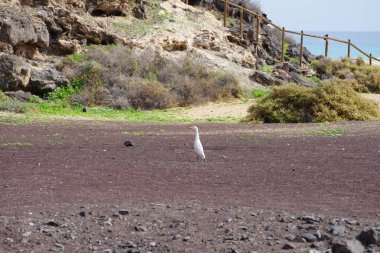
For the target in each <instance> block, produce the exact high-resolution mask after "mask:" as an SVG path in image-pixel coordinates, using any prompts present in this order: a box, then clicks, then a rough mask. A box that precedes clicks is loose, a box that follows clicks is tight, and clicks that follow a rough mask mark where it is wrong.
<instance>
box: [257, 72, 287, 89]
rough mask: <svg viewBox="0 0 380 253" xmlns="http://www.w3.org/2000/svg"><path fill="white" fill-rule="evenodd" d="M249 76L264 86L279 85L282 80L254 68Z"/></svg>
mask: <svg viewBox="0 0 380 253" xmlns="http://www.w3.org/2000/svg"><path fill="white" fill-rule="evenodd" d="M250 78H251V79H252V80H253V81H255V82H257V83H259V84H262V85H265V86H278V85H281V84H283V83H284V82H283V81H282V80H280V79H278V78H275V77H273V76H271V75H269V74H267V73H265V72H263V71H259V70H256V71H255V72H254V73H253V74H252V75H251V76H250Z"/></svg>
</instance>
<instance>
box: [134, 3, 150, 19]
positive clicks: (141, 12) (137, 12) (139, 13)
mask: <svg viewBox="0 0 380 253" xmlns="http://www.w3.org/2000/svg"><path fill="white" fill-rule="evenodd" d="M133 15H134V16H135V18H138V19H147V15H146V12H145V8H144V6H142V5H141V6H136V7H135V8H134V9H133Z"/></svg>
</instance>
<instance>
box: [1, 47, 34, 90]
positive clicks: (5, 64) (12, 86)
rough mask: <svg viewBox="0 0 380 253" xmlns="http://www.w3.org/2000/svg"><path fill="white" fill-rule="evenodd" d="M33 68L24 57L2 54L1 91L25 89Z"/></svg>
mask: <svg viewBox="0 0 380 253" xmlns="http://www.w3.org/2000/svg"><path fill="white" fill-rule="evenodd" d="M31 67H32V66H31V64H30V63H29V62H28V61H26V60H25V59H24V58H22V57H18V56H16V55H10V54H4V53H0V90H2V91H10V90H13V91H14V90H19V89H25V88H26V86H27V85H28V84H29V80H30V76H31Z"/></svg>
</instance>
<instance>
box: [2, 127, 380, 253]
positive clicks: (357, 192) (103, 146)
mask: <svg viewBox="0 0 380 253" xmlns="http://www.w3.org/2000/svg"><path fill="white" fill-rule="evenodd" d="M190 126H191V125H187V124H177V125H175V124H172V125H164V124H131V123H119V122H94V121H61V122H48V123H43V122H42V123H41V122H40V123H33V124H27V125H14V124H11V123H10V122H8V123H7V122H0V203H1V205H0V237H3V238H2V240H3V241H4V245H5V246H4V252H16V249H17V250H20V249H23V248H24V249H25V248H28V249H34V250H36V251H35V252H44V250H46V249H47V248H46V247H47V246H46V245H47V244H49V243H48V242H46V240H48V241H49V240H50V241H49V242H50V244H54V245H53V246H51V247H52V248H50V249H54V250H56V251H66V252H74V251H75V250H77V252H86V251H87V250H89V248H86V249H87V250H85V249H83V248H80V247H81V245H82V246H83V245H85V244H83V241H86V240H87V241H86V242H87V243H88V242H89V241H91V240H92V239H93V240H95V239H94V238H95V237H94V238H92V239H91V240H90V239H89V238H87V239H86V237H81V238H82V239H83V241H82V242H79V241H77V240H76V239H75V238H74V239H72V240H74V241H76V244H75V245H77V246H75V247H74V246H73V245H74V244H73V243H70V242H68V241H67V242H65V243H62V242H60V243H57V241H58V239H57V238H58V237H57V236H56V235H54V234H53V236H47V237H46V236H45V237H46V238H48V239H46V238H45V237H44V238H45V239H43V240H42V239H41V238H40V237H38V238H39V239H35V240H26V242H25V240H24V239H25V236H24V237H23V235H22V234H23V233H24V234H25V233H26V232H28V229H27V228H25V226H26V227H28V226H29V225H28V224H30V223H32V224H37V223H39V222H40V224H45V225H46V223H43V220H44V221H46V219H48V218H55V219H56V220H60V219H61V221H60V222H59V224H56V225H57V226H55V225H54V224H53V225H51V224H50V225H51V226H53V230H54V231H56V230H55V229H58V227H59V228H62V229H63V227H64V226H63V225H62V224H66V225H67V223H68V224H71V223H69V221H72V222H73V223H75V222H78V224H79V223H80V222H81V223H80V224H82V225H83V220H82V221H80V220H79V218H81V217H79V216H78V217H76V214H78V213H79V211H80V210H88V209H92V210H93V213H97V214H98V215H99V216H96V217H97V219H96V224H98V223H99V219H100V218H99V217H103V216H104V217H112V212H113V211H114V212H117V210H120V208H122V207H126V208H129V209H131V210H135V213H139V215H137V218H128V219H129V222H131V223H128V224H132V223H133V222H135V221H136V219H140V221H141V219H142V218H141V215H142V214H144V215H145V216H146V217H150V218H152V217H153V216H154V215H153V214H152V212H153V213H155V215H156V216H154V217H155V218H154V217H153V218H152V220H155V219H158V218H157V216H158V217H160V215H159V214H160V213H161V215H163V213H165V215H168V214H167V212H171V215H172V216H170V217H171V218H173V217H175V216H176V215H182V216H181V217H182V219H188V221H189V224H193V226H194V223H196V224H199V223H198V222H201V223H203V224H204V225H203V226H201V228H199V227H197V232H196V234H198V235H199V236H200V235H203V234H209V233H211V232H210V231H209V230H210V228H209V224H208V223H207V222H211V223H215V222H218V219H221V220H222V219H224V218H225V217H229V216H230V215H232V216H233V217H235V215H239V213H240V214H241V215H243V218H244V217H246V216H245V215H247V216H250V215H251V214H252V212H255V213H263V214H262V216H261V218H263V217H266V219H270V218H271V217H272V216H273V217H277V216H274V214H282V215H284V214H289V217H292V219H295V220H297V219H296V218H294V217H293V216H291V214H294V215H295V214H301V213H304V214H316V215H321V217H353V218H354V219H363V220H366V221H369V223H370V224H372V225H373V226H375V225H376V224H377V225H378V226H379V228H380V220H379V215H380V187H379V186H380V171H379V169H380V165H379V163H380V121H372V122H341V123H334V124H309V125H304V124H286V125H285V124H273V125H271V124H267V125H255V126H253V125H244V124H224V123H202V124H198V125H197V126H198V127H199V129H200V135H201V141H202V143H203V146H204V148H205V153H206V159H207V160H206V161H205V162H197V161H196V157H195V154H194V153H193V151H192V142H193V139H194V134H193V133H192V130H191V129H190ZM126 140H129V141H132V142H133V143H134V146H133V147H126V146H124V142H125V141H126ZM152 205H153V206H154V207H155V208H152ZM170 207H172V208H171V209H170ZM157 208H158V209H160V208H162V209H163V210H165V211H164V212H163V213H162V212H158V211H157ZM213 208H214V209H213ZM235 209H236V210H235ZM105 210H108V211H105ZM136 210H139V211H136ZM147 210H151V211H150V212H149V211H147ZM170 210H172V211H170ZM207 210H208V211H209V213H208V214H205V213H207V212H208V211H207ZM210 210H211V211H210ZM215 210H219V211H215ZM102 212H103V213H107V212H108V213H110V214H109V215H110V216H107V215H100V214H101V213H102ZM131 212H133V211H131ZM221 213H223V215H222V216H220V215H221ZM242 213H243V214H242ZM90 214H91V212H90ZM185 214H186V215H185ZM202 215H203V216H202ZM215 215H217V217H216V216H215ZM119 216H120V215H119ZM119 216H118V217H119ZM253 216H255V215H253ZM285 216H286V215H285ZM73 217H74V218H75V222H74V221H73V219H74V218H73ZM94 217H95V216H94ZM139 217H140V218H139ZM165 217H168V216H165ZM273 217H272V218H273ZM286 217H288V216H286ZM297 217H298V216H297ZM206 218H207V219H206ZM33 219H35V220H37V221H33V222H32V221H31V220H33ZM113 219H115V218H113ZM160 219H161V220H165V218H163V217H161V218H160ZM233 220H234V219H233ZM263 220H265V219H264V218H263ZM275 220H277V218H276V219H275ZM170 221H172V219H170ZM222 221H223V220H222ZM269 221H270V220H269ZM272 221H273V219H272ZM297 221H298V220H297ZM112 222H113V221H112ZM251 222H253V221H251ZM103 223H104V222H103ZM227 223H229V222H228V219H227V222H226V224H227ZM7 224H8V225H7ZM133 224H134V223H133ZM152 224H153V223H152ZM255 224H256V225H257V223H255ZM260 224H261V223H260ZM326 224H328V222H327V221H326ZM366 224H367V225H368V223H365V222H364V223H362V225H363V228H364V227H365V226H366ZM103 225H104V224H103ZM30 226H32V225H30ZM152 226H153V225H152ZM215 226H216V225H215ZM220 226H223V225H220ZM252 226H254V225H252ZM56 227H57V228H56ZM66 227H67V226H66ZM69 227H70V226H69ZM115 227H116V226H115V225H114V228H115ZM191 227H192V226H190V225H189V227H187V228H186V229H187V230H188V229H190V228H191ZM20 228H22V229H21V230H20ZM88 228H91V226H90V225H88ZM88 228H87V229H88ZM251 228H252V227H251ZM124 229H126V227H124ZM134 229H135V230H136V231H139V229H138V228H136V226H134ZM262 229H264V228H262ZM132 230H133V229H132ZM135 230H133V231H135ZM142 230H144V229H142ZM187 230H186V231H187ZM16 231H18V232H16ZM20 231H21V232H20ZM25 231H26V232H25ZM32 231H34V230H32ZM38 231H39V232H38V234H39V235H41V234H42V235H44V232H41V227H39V228H38ZM223 231H224V230H223ZM351 231H353V232H352V233H354V232H357V231H356V230H351ZM103 232H104V231H103V230H102V233H103ZM143 232H144V231H143ZM193 232H194V231H193ZM256 232H257V231H256ZM99 233H100V232H99ZM104 233H106V234H107V232H104ZM114 233H116V232H114ZM194 233H195V232H194ZM252 233H253V232H252ZM45 234H46V233H45ZM160 234H161V236H164V235H167V236H170V237H173V235H172V234H169V235H168V234H165V231H162V230H158V231H157V235H155V236H156V237H155V239H154V240H155V243H158V242H160V239H159V238H160V237H159V235H160ZM211 234H212V233H211ZM132 235H133V236H131V237H130V238H134V236H136V235H135V234H134V233H132ZM174 236H175V235H174ZM185 237H186V236H184V237H183V239H181V240H180V241H181V242H182V243H184V244H181V245H180V246H178V245H177V246H175V245H174V244H173V245H172V244H169V246H170V245H172V246H171V247H172V250H171V252H180V251H181V252H182V250H183V252H200V251H199V250H194V249H197V247H198V249H202V248H204V249H206V248H207V249H208V250H206V251H205V252H210V251H211V249H213V250H212V251H213V252H222V251H221V248H220V247H221V246H216V245H219V243H216V242H217V241H214V244H212V243H211V244H208V246H207V247H206V246H205V245H203V244H202V243H201V238H198V239H199V240H198V241H197V242H198V244H196V245H198V246H196V245H195V244H194V245H191V244H190V245H188V244H186V243H185V242H187V241H189V240H187V238H185ZM4 238H5V239H4ZM17 238H18V239H17ZM139 238H140V237H139ZM8 239H9V240H8ZM145 239H146V237H145ZM148 239H149V238H148ZM203 239H204V238H203ZM203 239H202V240H203ZM23 240H24V241H23ZM44 240H45V241H44ZM62 240H63V239H62ZM125 240H126V239H125ZM136 240H137V239H136ZM139 240H142V239H141V238H140V239H139ZM149 240H153V239H151V238H150V239H149ZM149 240H148V241H149ZM247 240H248V239H247ZM95 241H96V240H95ZM243 241H244V242H245V240H243ZM38 242H39V243H38ZM91 242H92V241H91ZM124 242H125V241H124ZM247 242H249V241H247ZM258 242H260V240H256V246H252V245H255V244H250V245H251V246H252V247H253V248H256V250H259V251H258V252H265V250H268V251H273V250H275V249H277V250H278V249H279V247H281V246H282V245H280V243H275V242H274V243H273V244H268V243H264V244H263V245H261V244H260V243H258ZM228 243H230V242H228ZM257 243H258V244H257ZM55 244H58V246H57V245H55ZM145 244H146V245H145ZM145 244H144V245H145V246H147V247H150V248H151V249H150V250H149V251H154V252H164V248H162V247H163V246H162V245H161V248H158V246H157V245H155V244H153V243H152V245H153V246H152V245H151V244H150V242H145ZM0 245H1V244H0ZM102 245H103V246H104V245H106V244H102ZM102 245H97V246H96V248H95V249H93V248H91V247H93V246H94V243H92V244H91V246H89V247H90V248H91V249H92V250H89V251H97V250H106V249H108V248H104V247H103V246H102ZM139 245H140V246H141V245H142V244H138V245H132V246H136V247H129V246H126V247H125V248H124V249H125V252H127V249H131V248H138V247H139ZM165 245H166V246H167V244H165ZM200 245H201V246H200ZM202 245H203V246H202ZM228 245H230V244H228ZM239 245H240V244H232V246H234V247H238V248H239ZM61 246H63V247H61ZM119 246H120V245H119ZM169 246H168V247H169ZM230 246H231V245H230ZM49 247H50V246H49ZM86 247H87V246H86ZM109 247H110V246H109ZM242 247H243V246H242ZM326 247H327V246H326ZM186 248H188V249H193V250H194V251H191V250H190V251H186V250H185V249H186ZM5 249H7V250H8V251H5ZM68 249H71V250H74V251H67V250H68ZM124 249H123V248H122V247H119V248H118V250H119V251H120V252H124V251H123V250H124ZM223 249H225V248H223ZM243 249H244V250H246V251H244V250H243V252H248V246H244V247H243ZM54 250H53V251H54ZM119 251H116V250H113V251H112V249H110V250H109V251H108V252H119ZM169 251H170V250H168V251H167V252H169ZM275 251H276V250H275ZM0 252H2V251H1V246H0ZM105 252H107V251H105ZM128 252H140V251H128ZM144 252H148V251H144ZM223 252H224V251H223ZM231 252H234V251H231ZM252 252H253V251H252ZM277 252H278V251H277Z"/></svg>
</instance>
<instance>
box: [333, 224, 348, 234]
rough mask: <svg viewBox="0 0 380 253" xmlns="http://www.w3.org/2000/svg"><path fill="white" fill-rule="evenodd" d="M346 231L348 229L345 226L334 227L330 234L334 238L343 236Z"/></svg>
mask: <svg viewBox="0 0 380 253" xmlns="http://www.w3.org/2000/svg"><path fill="white" fill-rule="evenodd" d="M345 230H346V227H345V226H344V225H334V226H332V227H331V229H330V233H331V234H332V235H333V236H343V235H344V232H345Z"/></svg>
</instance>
